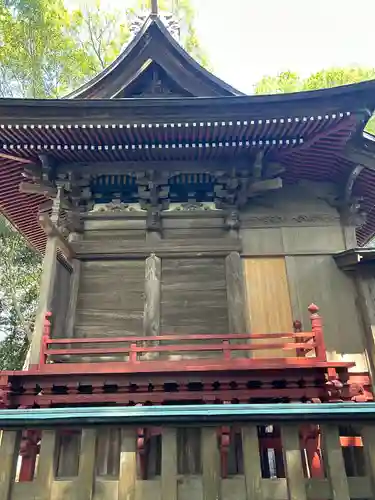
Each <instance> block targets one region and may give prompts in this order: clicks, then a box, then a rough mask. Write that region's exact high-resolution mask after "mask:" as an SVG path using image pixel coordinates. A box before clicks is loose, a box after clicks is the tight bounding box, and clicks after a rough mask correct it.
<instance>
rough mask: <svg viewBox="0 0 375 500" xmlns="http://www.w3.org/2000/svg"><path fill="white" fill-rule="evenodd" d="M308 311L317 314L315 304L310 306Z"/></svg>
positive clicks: (317, 310) (317, 308)
mask: <svg viewBox="0 0 375 500" xmlns="http://www.w3.org/2000/svg"><path fill="white" fill-rule="evenodd" d="M308 310H309V312H310V313H311V314H316V313H318V312H319V307H318V306H317V305H316V304H314V303H313V304H310V305H309V307H308Z"/></svg>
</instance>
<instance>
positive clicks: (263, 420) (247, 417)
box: [0, 403, 375, 429]
mask: <svg viewBox="0 0 375 500" xmlns="http://www.w3.org/2000/svg"><path fill="white" fill-rule="evenodd" d="M328 421H330V422H337V423H342V422H343V421H346V422H348V421H350V422H364V421H366V422H371V421H374V422H375V403H331V404H329V403H327V404H302V403H300V404H274V405H273V404H265V405H258V404H248V405H244V404H242V405H191V406H115V407H108V406H107V407H99V408H95V407H91V408H48V409H30V410H21V409H18V410H0V429H5V428H21V427H25V426H27V427H45V428H47V427H50V426H69V427H70V426H79V427H82V426H87V425H140V424H142V425H143V424H145V425H147V424H154V425H155V424H157V425H163V424H169V425H172V424H173V425H175V426H180V425H185V424H191V425H201V424H208V425H209V424H219V423H231V422H254V423H258V424H269V423H276V422H296V423H297V422H317V423H318V422H328Z"/></svg>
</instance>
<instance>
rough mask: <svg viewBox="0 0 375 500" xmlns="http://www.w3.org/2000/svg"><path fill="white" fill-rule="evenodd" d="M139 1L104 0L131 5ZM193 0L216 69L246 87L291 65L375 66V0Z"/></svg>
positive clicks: (308, 68) (72, 0) (310, 68)
mask: <svg viewBox="0 0 375 500" xmlns="http://www.w3.org/2000/svg"><path fill="white" fill-rule="evenodd" d="M66 1H67V3H68V4H76V3H79V1H80V0H66ZM81 1H85V3H90V1H93V2H94V1H95V0H81ZM134 1H135V0H134ZM134 1H133V2H132V1H130V0H129V1H126V0H102V3H103V4H109V5H111V6H113V7H116V8H119V9H122V8H123V9H124V10H125V9H126V7H127V6H129V4H134ZM174 1H175V2H176V1H178V0H174ZM191 1H192V3H193V6H194V7H195V12H196V29H197V32H198V35H199V39H200V41H201V43H202V45H203V47H204V48H205V50H206V52H207V55H208V57H209V60H210V63H211V66H212V69H213V72H214V73H215V74H216V75H217V76H219V77H220V78H222V79H223V80H225V81H226V82H228V83H230V84H231V85H233V86H234V87H237V88H238V89H240V90H242V91H244V92H248V93H251V92H252V89H253V86H254V84H255V83H256V82H257V81H258V80H259V79H260V78H261V77H262V76H264V75H275V74H277V73H278V72H280V71H283V70H285V69H291V70H293V71H297V72H298V73H300V74H301V75H302V76H308V75H309V74H310V73H313V72H315V71H318V70H320V69H323V68H328V67H332V66H345V65H355V64H357V65H361V66H369V67H375V46H374V45H375V44H374V35H373V23H374V19H375V0H356V1H353V0H309V1H308V0H191Z"/></svg>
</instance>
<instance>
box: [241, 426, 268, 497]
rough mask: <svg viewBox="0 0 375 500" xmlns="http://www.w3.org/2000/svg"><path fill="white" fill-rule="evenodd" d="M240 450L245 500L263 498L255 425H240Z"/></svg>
mask: <svg viewBox="0 0 375 500" xmlns="http://www.w3.org/2000/svg"><path fill="white" fill-rule="evenodd" d="M242 450H243V463H244V473H245V488H246V499H247V500H263V494H262V471H261V468H260V454H259V444H258V432H257V428H256V426H255V425H253V426H250V425H249V426H244V427H242Z"/></svg>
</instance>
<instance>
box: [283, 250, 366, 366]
mask: <svg viewBox="0 0 375 500" xmlns="http://www.w3.org/2000/svg"><path fill="white" fill-rule="evenodd" d="M287 266H288V279H289V283H290V291H291V295H292V304H293V316H294V317H293V319H299V320H301V321H302V324H303V328H304V329H306V330H309V329H310V328H311V326H310V319H309V311H308V310H307V308H308V306H309V304H311V303H312V302H313V303H315V304H317V305H318V306H319V308H320V314H321V316H322V318H323V325H324V340H325V344H326V348H327V353H328V356H329V359H331V360H333V359H336V360H338V361H354V362H355V363H356V366H355V368H354V371H359V372H363V371H367V370H368V368H367V362H366V359H365V355H364V352H365V340H364V331H363V325H362V324H361V319H360V314H359V310H358V308H357V303H356V302H357V300H356V299H357V297H356V296H357V291H356V288H355V283H354V281H353V279H352V277H351V276H350V275H348V274H347V273H344V272H343V271H341V270H340V269H339V268H338V267H337V265H336V263H335V261H334V259H333V258H332V256H331V255H310V256H298V257H297V256H294V257H288V259H287Z"/></svg>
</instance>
